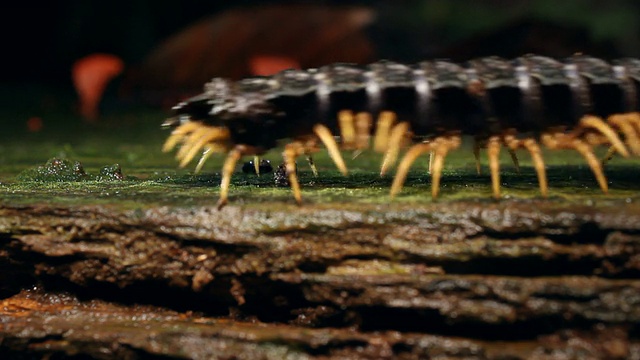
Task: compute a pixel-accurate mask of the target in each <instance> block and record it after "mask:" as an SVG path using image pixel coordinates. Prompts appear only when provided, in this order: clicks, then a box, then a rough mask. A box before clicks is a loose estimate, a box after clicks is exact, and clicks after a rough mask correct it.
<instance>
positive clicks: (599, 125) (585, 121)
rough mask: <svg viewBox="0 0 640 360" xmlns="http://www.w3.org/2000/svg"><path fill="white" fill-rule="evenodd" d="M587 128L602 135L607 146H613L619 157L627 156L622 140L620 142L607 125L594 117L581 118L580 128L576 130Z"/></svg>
mask: <svg viewBox="0 0 640 360" xmlns="http://www.w3.org/2000/svg"><path fill="white" fill-rule="evenodd" d="M587 128H592V129H595V130H598V131H599V132H600V133H601V134H602V135H604V136H605V137H606V138H607V140H608V141H609V144H611V146H613V147H614V148H615V149H616V151H617V152H618V153H619V154H620V155H622V156H624V157H628V156H629V152H628V151H627V148H626V147H625V146H624V144H623V143H622V140H620V138H619V137H618V135H617V134H616V133H615V131H613V129H611V127H610V126H609V125H607V124H606V123H605V122H604V121H602V120H601V119H600V118H598V117H595V116H585V117H583V118H582V119H581V120H580V126H579V128H578V129H577V130H578V131H581V130H583V129H587Z"/></svg>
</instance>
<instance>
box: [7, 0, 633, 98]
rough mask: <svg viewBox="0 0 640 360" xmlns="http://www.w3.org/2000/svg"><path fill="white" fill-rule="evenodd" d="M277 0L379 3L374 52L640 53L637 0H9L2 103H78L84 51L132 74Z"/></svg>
mask: <svg viewBox="0 0 640 360" xmlns="http://www.w3.org/2000/svg"><path fill="white" fill-rule="evenodd" d="M276 3H277V4H282V3H285V4H294V3H295V4H300V3H307V4H323V5H326V6H334V5H336V4H340V5H365V6H369V7H371V8H373V9H374V10H375V12H376V14H377V17H376V20H375V22H374V23H373V24H371V26H369V27H368V28H367V29H366V32H367V35H368V36H369V37H370V40H371V42H372V44H374V48H375V54H376V57H377V58H389V59H395V60H399V61H417V60H420V59H424V58H432V57H450V58H454V59H456V60H458V59H461V60H462V59H464V58H467V57H472V56H481V55H488V54H494V55H502V56H507V57H511V56H517V55H518V54H521V53H523V52H530V51H534V52H542V53H543V54H544V55H551V56H559V57H562V56H568V55H570V54H572V53H574V52H577V51H579V52H585V53H589V54H593V55H596V56H599V57H604V58H607V59H610V58H615V57H618V56H640V40H639V39H640V30H639V29H640V21H638V20H640V5H639V4H638V3H639V2H638V1H634V0H618V1H613V0H564V1H552V0H541V1H525V0H456V1H449V0H422V1H408V0H405V1H347V0H339V1H313V2H311V1H306V2H305V1H264V0H262V1H251V0H240V1H213V0H209V1H204V0H192V1H153V0H129V1H87V0H68V1H22V2H9V3H5V4H4V5H3V10H2V15H1V16H2V18H3V19H2V21H0V23H1V26H2V28H1V31H0V33H1V34H2V35H1V36H2V37H1V39H0V40H2V47H3V51H2V54H3V56H2V58H3V60H2V63H3V65H2V66H1V70H0V80H1V83H2V86H1V89H0V91H2V94H4V95H3V96H4V97H5V101H4V105H5V107H11V105H12V104H18V103H21V104H23V105H24V106H28V107H29V108H30V109H31V110H33V109H37V108H38V107H42V106H45V105H42V104H43V103H47V102H51V101H54V102H55V101H57V102H58V103H60V102H62V103H64V102H73V101H74V100H73V99H74V90H73V87H72V84H71V80H70V68H71V65H72V64H73V62H74V61H75V60H77V59H79V58H81V57H83V56H86V55H88V54H91V53H95V52H104V53H110V54H115V55H117V56H119V57H120V58H122V59H123V60H124V62H125V64H126V69H127V70H126V71H130V69H133V68H136V67H138V68H139V67H140V66H141V64H143V63H144V59H145V57H146V56H147V55H148V54H149V53H150V52H151V51H153V49H154V48H156V47H157V46H159V45H160V44H162V42H163V40H165V39H167V38H168V37H170V36H171V35H172V34H175V33H176V32H178V31H180V30H181V29H184V28H185V27H187V26H188V25H190V24H192V23H194V22H195V21H198V20H202V19H205V18H207V17H210V16H213V15H216V14H220V13H221V12H223V11H225V10H228V9H230V8H236V7H251V6H256V5H260V6H268V5H270V4H276ZM294 20H295V19H292V21H294ZM545 31H547V33H546V34H545V33H544V32H545ZM541 33H542V35H540V34H541ZM532 34H533V35H532ZM264 36H269V34H268V33H265V34H264ZM309 41H313V39H309ZM212 46H215V44H212ZM237 46H251V44H237ZM292 46H300V45H299V44H292ZM220 56H224V54H220ZM339 60H340V59H336V61H339ZM224 75H225V74H211V76H224ZM126 76H127V73H126V72H125V74H124V75H122V77H123V78H126ZM157 76H163V74H157ZM114 84H115V85H111V86H110V88H109V91H108V92H107V97H122V94H120V95H118V94H119V93H118V91H117V90H114V88H117V87H118V86H120V85H121V80H120V81H115V82H114ZM16 94H19V96H17V95H16ZM125 96H126V95H125ZM12 97H13V98H12ZM43 98H47V99H49V100H47V101H43V100H42V99H43ZM51 99H54V100H51ZM56 99H57V100H56ZM136 101H137V100H136ZM24 106H23V107H24ZM151 106H164V105H159V104H158V103H153V102H151ZM69 107H72V106H71V105H69ZM63 108H66V107H64V106H63Z"/></svg>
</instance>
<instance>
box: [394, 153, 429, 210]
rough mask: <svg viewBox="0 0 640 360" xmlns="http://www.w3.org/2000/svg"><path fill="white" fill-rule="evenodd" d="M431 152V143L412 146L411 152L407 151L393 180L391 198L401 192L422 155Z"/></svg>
mask: <svg viewBox="0 0 640 360" xmlns="http://www.w3.org/2000/svg"><path fill="white" fill-rule="evenodd" d="M430 150H431V144H430V143H421V144H417V145H414V146H412V147H411V148H410V149H409V151H407V153H406V154H405V155H404V157H403V158H402V160H401V161H400V164H399V165H398V170H397V171H396V176H395V177H394V178H393V184H392V185H391V198H393V197H394V196H396V195H397V194H398V193H399V192H400V190H402V185H404V182H405V180H406V179H407V174H408V173H409V169H410V168H411V165H412V164H413V163H414V162H415V161H416V159H417V158H418V157H419V156H420V155H422V154H423V153H425V152H427V151H430Z"/></svg>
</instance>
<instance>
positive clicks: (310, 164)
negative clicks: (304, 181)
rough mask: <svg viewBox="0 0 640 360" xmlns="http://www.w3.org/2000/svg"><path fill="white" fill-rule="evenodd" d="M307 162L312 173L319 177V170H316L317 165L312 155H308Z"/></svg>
mask: <svg viewBox="0 0 640 360" xmlns="http://www.w3.org/2000/svg"><path fill="white" fill-rule="evenodd" d="M307 162H308V163H309V167H310V168H311V172H313V176H315V177H318V169H317V168H316V163H315V162H313V158H312V157H311V155H307Z"/></svg>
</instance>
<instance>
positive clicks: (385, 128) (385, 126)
mask: <svg viewBox="0 0 640 360" xmlns="http://www.w3.org/2000/svg"><path fill="white" fill-rule="evenodd" d="M395 122H396V115H395V114H394V113H392V112H389V111H383V112H381V113H380V115H379V116H378V122H377V124H376V133H375V135H374V138H373V150H374V151H375V152H379V153H384V152H385V151H387V143H388V141H389V131H390V130H391V126H392V125H393V124H394V123H395Z"/></svg>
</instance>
